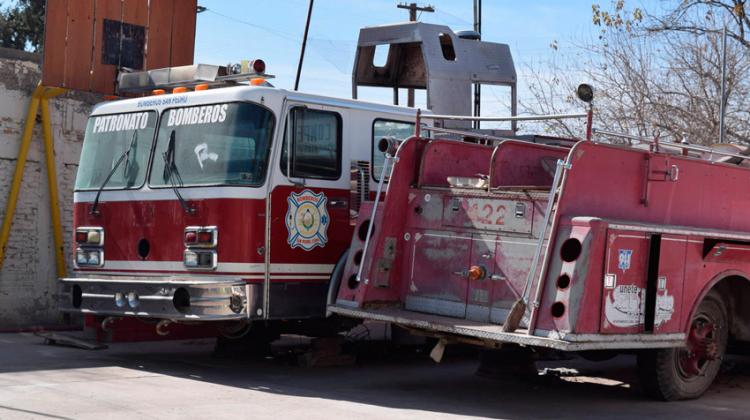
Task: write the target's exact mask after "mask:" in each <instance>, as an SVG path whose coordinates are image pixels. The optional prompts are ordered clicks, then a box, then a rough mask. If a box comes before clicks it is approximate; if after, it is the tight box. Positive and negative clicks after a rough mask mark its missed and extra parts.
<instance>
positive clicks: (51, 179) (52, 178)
mask: <svg viewBox="0 0 750 420" xmlns="http://www.w3.org/2000/svg"><path fill="white" fill-rule="evenodd" d="M50 93H51V92H48V93H47V94H45V95H44V96H43V97H42V99H41V103H40V106H41V108H42V110H41V111H42V130H43V132H44V156H45V160H46V163H47V186H48V188H49V208H50V214H51V216H52V237H53V238H54V241H55V263H56V266H57V277H58V278H61V277H65V275H66V274H67V271H66V269H65V257H64V254H63V238H62V223H61V222H60V203H59V202H58V199H57V194H58V193H57V168H56V165H55V143H54V142H53V140H52V126H51V120H50V116H49V100H48V95H49V94H50Z"/></svg>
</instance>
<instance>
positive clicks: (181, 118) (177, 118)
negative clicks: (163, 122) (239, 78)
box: [167, 104, 229, 127]
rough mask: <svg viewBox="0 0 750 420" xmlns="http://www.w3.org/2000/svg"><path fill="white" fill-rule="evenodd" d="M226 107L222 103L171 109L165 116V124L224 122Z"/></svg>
mask: <svg viewBox="0 0 750 420" xmlns="http://www.w3.org/2000/svg"><path fill="white" fill-rule="evenodd" d="M228 107H229V106H228V105H227V104H223V105H206V106H197V107H193V108H177V109H171V110H169V118H167V126H168V127H175V126H181V125H193V124H209V123H217V122H224V120H226V119H227V108H228Z"/></svg>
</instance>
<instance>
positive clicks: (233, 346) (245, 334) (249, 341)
mask: <svg viewBox="0 0 750 420" xmlns="http://www.w3.org/2000/svg"><path fill="white" fill-rule="evenodd" d="M280 336H281V334H280V333H279V328H278V326H277V325H275V324H264V323H261V322H257V323H254V324H247V325H245V326H242V327H240V326H238V327H237V328H231V329H226V330H225V331H224V332H220V334H219V336H218V337H216V345H215V346H214V355H215V356H242V355H248V354H249V355H255V356H267V355H269V354H271V343H272V342H274V341H275V340H277V339H278V338H279V337H280Z"/></svg>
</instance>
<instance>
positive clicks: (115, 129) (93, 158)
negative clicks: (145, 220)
mask: <svg viewBox="0 0 750 420" xmlns="http://www.w3.org/2000/svg"><path fill="white" fill-rule="evenodd" d="M156 119H157V117H156V112H153V111H148V112H132V113H127V114H114V115H97V116H93V117H91V118H89V121H88V125H87V126H86V136H85V138H84V141H83V149H82V150H81V163H80V166H79V167H78V175H77V176H76V184H75V189H76V190H96V189H99V188H100V187H101V186H102V185H104V183H105V180H106V178H107V176H109V175H110V173H111V177H110V179H109V180H108V181H106V185H104V188H105V189H123V188H138V187H140V186H141V185H143V181H144V180H145V179H146V167H147V166H148V153H149V149H151V142H152V141H153V138H154V130H155V128H156ZM131 146H132V147H131ZM124 155H126V159H124V160H123V161H122V162H121V163H120V165H119V166H118V167H117V168H115V165H116V164H117V162H118V160H121V158H122V157H123V156H124ZM113 171H114V172H113Z"/></svg>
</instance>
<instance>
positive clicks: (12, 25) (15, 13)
mask: <svg viewBox="0 0 750 420" xmlns="http://www.w3.org/2000/svg"><path fill="white" fill-rule="evenodd" d="M3 3H6V4H7V3H10V4H9V5H7V7H5V8H3V9H0V46H2V47H6V48H15V49H19V50H27V51H40V50H41V48H42V43H43V41H44V39H43V38H44V4H45V0H18V1H16V2H3V1H0V5H2V4H3Z"/></svg>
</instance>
